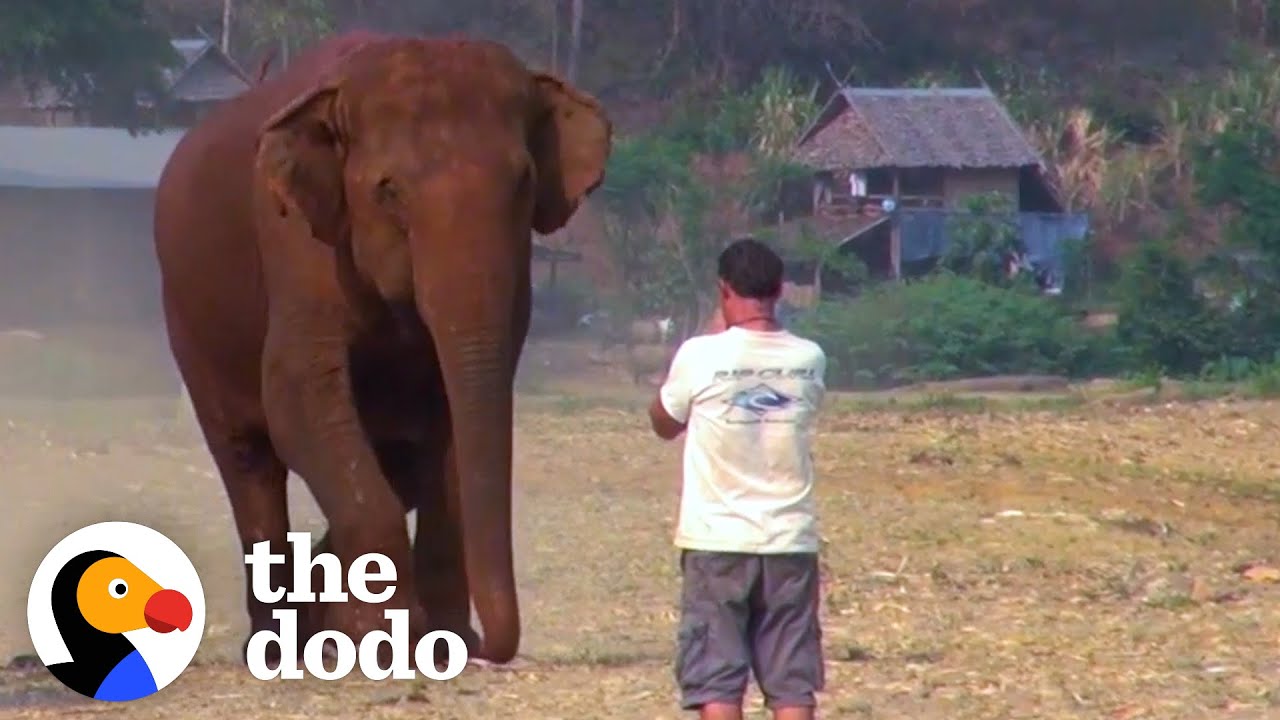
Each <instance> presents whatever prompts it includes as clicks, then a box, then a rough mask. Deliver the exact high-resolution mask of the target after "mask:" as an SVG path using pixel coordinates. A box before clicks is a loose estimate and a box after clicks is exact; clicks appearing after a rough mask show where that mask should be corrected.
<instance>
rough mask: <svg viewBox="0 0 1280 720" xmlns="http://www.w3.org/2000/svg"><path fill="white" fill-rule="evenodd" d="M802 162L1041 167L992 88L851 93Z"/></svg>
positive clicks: (830, 114)
mask: <svg viewBox="0 0 1280 720" xmlns="http://www.w3.org/2000/svg"><path fill="white" fill-rule="evenodd" d="M796 159H797V160H799V161H801V162H804V163H806V164H809V165H812V166H816V167H819V168H822V169H840V168H869V167H954V168H992V167H1022V166H1026V165H1039V164H1040V156H1039V154H1038V153H1037V152H1036V151H1035V150H1034V149H1033V148H1032V147H1031V144H1030V142H1028V141H1027V138H1026V136H1025V135H1024V134H1023V132H1022V130H1021V128H1019V127H1018V126H1017V124H1016V123H1014V121H1013V119H1012V118H1010V117H1009V114H1008V112H1007V111H1006V110H1005V108H1004V106H1003V105H1002V104H1001V103H1000V101H999V100H998V99H997V98H996V96H995V95H994V94H992V92H991V91H990V90H988V89H986V88H919V89H917V88H844V89H842V90H841V91H840V92H838V93H837V94H835V95H833V96H832V98H831V100H830V101H829V102H828V104H827V106H826V107H824V108H823V112H822V113H821V114H820V115H819V117H818V119H817V121H815V122H814V124H813V125H812V126H811V127H810V128H809V129H808V130H806V131H805V133H804V134H803V135H802V136H801V137H800V140H799V141H798V143H797V148H796Z"/></svg>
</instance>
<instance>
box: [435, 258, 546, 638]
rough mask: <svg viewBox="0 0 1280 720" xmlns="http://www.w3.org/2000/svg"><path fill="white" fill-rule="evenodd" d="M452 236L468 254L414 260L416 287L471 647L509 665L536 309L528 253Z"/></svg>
mask: <svg viewBox="0 0 1280 720" xmlns="http://www.w3.org/2000/svg"><path fill="white" fill-rule="evenodd" d="M495 235H498V234H496V233H495ZM499 237H500V235H499ZM452 239H453V241H455V242H457V243H458V246H457V247H459V248H466V249H467V252H455V253H452V254H453V255H455V256H456V257H453V258H450V257H442V255H445V254H444V253H438V252H437V253H434V254H433V255H432V257H431V258H430V261H429V262H419V261H418V260H417V259H416V258H415V261H414V265H415V286H416V288H415V291H416V292H415V294H416V298H417V305H418V312H419V314H420V315H421V316H422V318H423V320H424V321H425V322H426V324H427V326H428V327H429V328H430V329H431V333H432V335H433V338H434V340H435V345H436V350H437V353H438V355H439V358H440V368H441V372H442V374H443V378H444V384H445V390H446V392H447V393H448V397H449V410H450V415H451V419H452V425H453V428H452V430H453V441H454V451H455V454H454V457H455V460H456V462H457V466H458V481H459V488H458V502H459V515H460V517H461V521H462V522H461V524H462V533H461V535H462V546H463V553H464V560H465V569H466V575H467V583H468V586H469V590H470V594H471V599H472V602H473V603H474V604H475V609H476V614H477V615H478V616H479V619H480V625H481V629H482V631H483V642H482V644H481V647H480V648H479V650H478V651H477V650H476V649H474V648H473V649H472V653H473V655H476V656H478V657H480V658H481V659H484V660H488V661H490V662H497V663H505V662H508V661H510V660H511V659H512V658H514V657H515V654H516V651H517V649H518V648H519V645H520V613H519V604H518V601H517V596H516V586H515V572H514V567H513V563H512V542H511V521H512V518H511V457H512V447H511V446H512V409H513V408H512V404H513V403H512V392H513V380H514V373H515V364H516V362H517V358H518V356H519V352H520V345H521V344H522V342H523V338H524V332H525V331H526V330H527V326H528V312H529V307H528V304H527V302H522V300H521V298H522V297H525V296H526V295H527V292H526V291H527V288H528V281H529V267H528V253H527V252H521V251H520V250H519V249H518V247H517V248H512V247H511V243H510V242H509V241H508V242H507V243H506V244H505V247H504V248H503V249H502V250H501V251H494V252H487V251H481V250H479V248H481V247H484V246H486V245H488V246H492V245H493V243H494V242H495V240H494V237H492V236H491V237H486V238H483V239H481V240H477V241H475V242H467V239H466V238H458V237H457V236H456V235H455V236H454V238H452ZM526 243H527V241H526ZM522 265H523V267H522ZM419 268H421V270H419ZM425 275H429V276H430V277H429V278H427V277H424V276H425ZM522 313H523V315H522ZM428 581H429V580H428Z"/></svg>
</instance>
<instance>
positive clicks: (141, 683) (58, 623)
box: [27, 522, 205, 702]
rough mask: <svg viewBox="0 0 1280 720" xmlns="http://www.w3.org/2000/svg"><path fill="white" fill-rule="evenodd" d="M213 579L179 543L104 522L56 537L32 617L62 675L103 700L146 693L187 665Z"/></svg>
mask: <svg viewBox="0 0 1280 720" xmlns="http://www.w3.org/2000/svg"><path fill="white" fill-rule="evenodd" d="M204 617H205V608H204V588H203V587H202V586H201V585H200V577H199V576H198V575H197V574H196V570H195V568H194V567H192V565H191V561H190V560H189V559H188V558H187V556H186V554H184V553H183V552H182V550H181V548H179V547H178V546H177V545H175V544H174V543H173V541H171V540H170V539H169V538H167V537H165V536H164V535H161V534H160V533H158V532H156V531H155V530H152V529H151V528H148V527H143V526H142V525H135V524H134V523H127V522H105V523H98V524H97V525H90V526H89V527H86V528H82V529H80V530H77V531H76V532H74V533H71V534H70V535H68V536H67V537H65V538H63V540H62V541H61V542H59V543H58V544H57V545H55V546H54V548H53V549H52V550H50V551H49V554H48V555H46V556H45V558H44V560H43V561H42V562H41V563H40V567H39V568H38V569H37V570H36V574H35V578H33V579H32V581H31V594H30V595H29V596H28V598H27V624H28V626H29V628H30V630H31V642H32V644H33V645H34V646H35V651H36V654H37V655H39V656H40V661H41V662H43V663H44V665H45V666H46V667H48V668H49V671H50V672H51V673H53V675H54V677H56V678H58V680H60V681H62V684H63V685H66V686H67V687H69V688H71V689H72V690H75V691H76V692H78V693H80V694H81V695H85V696H87V697H91V698H94V699H97V700H108V701H115V702H120V701H127V700H137V699H138V698H143V697H146V696H148V695H151V694H152V693H154V692H156V691H157V690H159V689H160V688H162V687H164V686H166V685H168V684H169V683H171V682H173V680H174V679H175V678H177V677H178V675H180V674H182V671H183V670H185V669H186V668H187V665H188V664H189V663H190V662H191V658H193V657H194V656H195V654H196V649H197V648H198V647H199V646H200V638H201V635H203V633H204Z"/></svg>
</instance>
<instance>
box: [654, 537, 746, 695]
mask: <svg viewBox="0 0 1280 720" xmlns="http://www.w3.org/2000/svg"><path fill="white" fill-rule="evenodd" d="M680 566H681V571H682V575H683V582H682V589H681V598H680V630H679V633H678V640H679V648H678V653H679V654H678V655H677V657H676V667H675V671H676V681H677V682H678V683H679V685H680V696H681V706H682V707H683V708H684V709H686V710H697V711H698V712H699V715H700V717H702V718H703V720H739V719H740V718H741V717H742V698H743V695H744V694H745V693H746V690H747V681H748V680H749V679H750V677H751V651H750V645H749V643H748V638H747V623H748V619H749V613H750V607H749V598H750V595H751V590H752V587H753V586H754V585H755V584H757V582H758V581H759V577H760V563H759V560H758V558H756V557H754V556H750V555H741V554H736V553H713V552H700V551H693V550H686V551H684V552H682V553H681V559H680Z"/></svg>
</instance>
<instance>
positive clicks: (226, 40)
mask: <svg viewBox="0 0 1280 720" xmlns="http://www.w3.org/2000/svg"><path fill="white" fill-rule="evenodd" d="M231 3H232V0H222V52H223V53H224V54H227V55H230V54H231Z"/></svg>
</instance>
